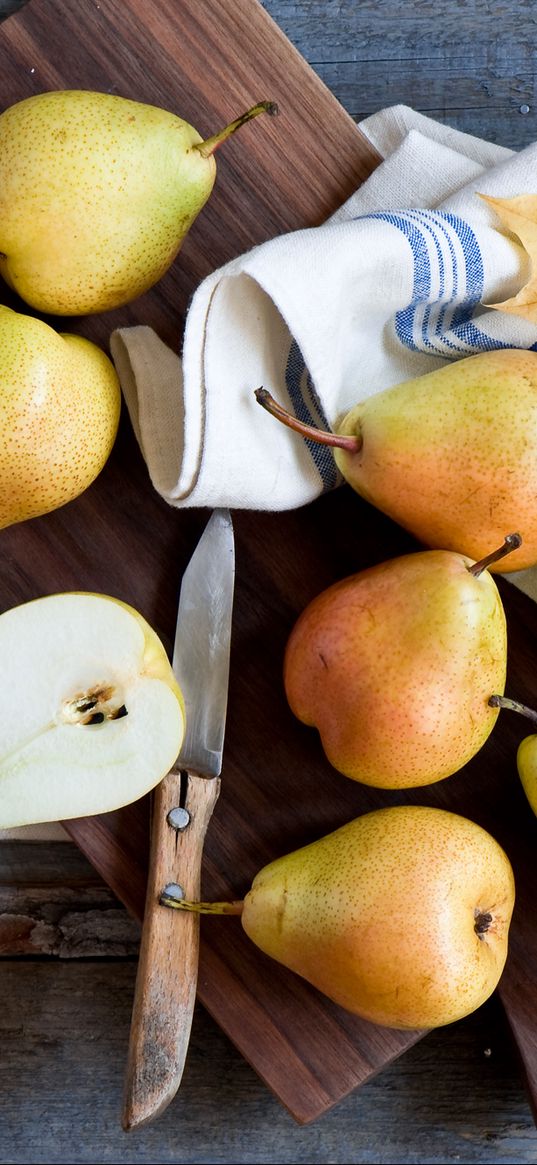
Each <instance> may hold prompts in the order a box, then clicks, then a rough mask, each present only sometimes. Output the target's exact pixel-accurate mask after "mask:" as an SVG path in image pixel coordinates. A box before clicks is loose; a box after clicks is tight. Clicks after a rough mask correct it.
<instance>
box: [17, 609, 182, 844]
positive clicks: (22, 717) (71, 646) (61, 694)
mask: <svg viewBox="0 0 537 1165" xmlns="http://www.w3.org/2000/svg"><path fill="white" fill-rule="evenodd" d="M0 693H1V697H0V699H1V703H0V828H8V827H11V826H19V825H29V824H32V823H37V822H43V821H57V820H67V819H69V818H72V817H85V816H89V815H93V814H96V813H105V812H108V811H110V810H112V809H117V808H119V806H121V805H126V804H128V803H130V802H131V801H136V800H137V799H138V798H139V797H141V796H143V794H144V793H147V792H148V791H149V790H150V789H152V788H153V787H154V786H155V785H156V784H158V782H159V781H160V780H161V779H162V778H163V777H164V776H165V775H166V773H167V772H168V771H169V769H170V768H171V767H172V765H173V764H174V762H175V761H176V760H177V757H178V754H179V751H180V748H181V744H182V741H183V735H184V724H185V720H184V702H183V697H182V693H181V690H180V688H179V686H178V684H177V681H176V679H175V676H174V673H173V670H172V667H171V665H170V662H169V660H168V657H167V654H166V651H165V649H164V646H163V644H162V643H161V641H160V639H159V638H158V636H157V634H156V633H155V631H154V630H153V629H152V627H151V626H150V625H149V624H148V623H147V621H146V620H145V619H144V618H143V616H142V615H140V614H139V613H138V612H137V611H135V610H134V609H133V608H132V607H130V606H128V605H127V604H126V603H123V602H121V601H120V600H118V599H115V598H112V597H110V596H108V595H99V594H91V593H84V592H67V593H65V594H56V595H50V596H46V597H44V598H39V599H35V600H33V601H32V602H29V603H23V604H22V605H20V606H18V607H14V608H12V609H11V610H8V611H6V612H4V614H2V615H0Z"/></svg>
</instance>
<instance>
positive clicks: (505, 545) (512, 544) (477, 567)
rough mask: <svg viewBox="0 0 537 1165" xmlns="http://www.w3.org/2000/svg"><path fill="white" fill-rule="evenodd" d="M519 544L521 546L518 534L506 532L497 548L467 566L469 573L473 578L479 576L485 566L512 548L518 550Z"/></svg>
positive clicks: (491, 563) (497, 560)
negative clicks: (503, 539)
mask: <svg viewBox="0 0 537 1165" xmlns="http://www.w3.org/2000/svg"><path fill="white" fill-rule="evenodd" d="M519 546H522V538H521V536H520V534H507V536H506V538H505V541H504V542H502V545H501V546H499V547H498V549H497V550H493V551H492V554H487V556H486V558H481V559H480V560H479V562H474V565H473V566H469V567H468V570H469V572H470V574H473V576H474V578H479V575H480V574H483V571H484V570H486V569H487V567H489V566H492V565H493V563H494V562H499V561H500V559H501V558H505V556H506V555H507V554H510V553H511V551H512V550H518V547H519Z"/></svg>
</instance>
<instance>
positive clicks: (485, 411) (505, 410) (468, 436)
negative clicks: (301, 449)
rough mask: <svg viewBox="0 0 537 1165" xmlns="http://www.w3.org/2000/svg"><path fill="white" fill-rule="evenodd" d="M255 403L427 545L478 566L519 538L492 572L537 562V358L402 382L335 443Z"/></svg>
mask: <svg viewBox="0 0 537 1165" xmlns="http://www.w3.org/2000/svg"><path fill="white" fill-rule="evenodd" d="M256 396H257V399H258V401H259V403H260V404H262V405H263V406H264V407H265V408H267V409H268V411H270V412H272V413H274V415H276V416H278V417H279V419H280V420H282V421H283V422H284V423H287V424H289V425H290V426H291V427H292V428H295V429H296V430H297V431H298V432H300V433H302V435H303V436H305V437H308V439H310V440H313V441H315V440H317V441H318V440H322V441H323V443H324V444H327V445H331V446H333V447H334V456H335V459H336V462H337V465H338V467H339V469H340V471H341V473H342V475H343V477H344V479H345V480H346V481H347V482H348V484H349V485H350V486H351V487H352V488H353V489H354V490H356V492H357V493H358V494H360V495H361V496H362V497H363V498H365V499H366V501H368V502H370V503H371V504H372V505H374V506H376V508H377V509H379V510H382V511H383V513H385V514H387V515H388V516H389V517H390V518H392V519H393V520H394V521H396V522H397V523H399V525H401V526H403V527H404V528H405V529H407V530H409V531H410V532H411V533H412V534H414V536H415V537H416V538H418V539H419V540H420V542H422V543H424V545H426V546H431V547H434V548H438V549H442V550H457V551H459V553H461V554H467V555H469V556H470V557H471V558H474V559H479V558H481V557H483V555H484V554H486V551H487V548H488V547H489V546H494V545H496V544H497V543H498V542H499V541H500V539H501V538H502V537H503V534H504V532H505V530H513V529H519V530H520V533H521V534H522V538H523V545H522V546H521V548H520V549H519V550H518V551H517V552H516V553H514V554H513V555H511V556H510V557H509V559H506V560H505V561H502V562H501V563H498V565H497V567H496V569H497V570H498V571H514V570H522V569H524V568H525V567H528V566H532V565H534V564H535V563H536V562H537V506H536V505H535V497H536V496H537V352H531V351H525V350H519V349H514V348H513V349H501V350H498V351H493V352H485V353H480V354H478V355H476V356H469V357H467V358H463V359H461V360H457V361H454V362H453V363H451V364H448V365H444V366H443V367H442V368H440V369H438V370H437V371H434V372H429V373H427V374H425V375H423V376H420V377H417V378H415V379H413V380H408V381H404V382H403V383H401V384H397V385H395V386H393V387H392V388H388V389H386V390H385V391H383V392H379V393H377V395H375V396H371V397H369V399H367V400H364V401H362V402H361V403H360V404H357V405H356V406H355V407H354V408H352V409H351V410H350V412H348V413H347V414H346V416H345V417H344V418H343V420H342V421H341V423H340V424H339V426H338V430H337V433H335V434H333V433H332V434H330V433H323V434H319V431H318V430H316V429H315V428H312V427H311V426H307V425H306V426H304V425H302V424H301V422H299V421H297V420H296V418H295V417H292V416H290V414H289V413H287V412H286V410H285V409H284V408H283V407H282V406H280V405H278V404H276V402H275V401H274V400H273V398H272V397H271V395H270V393H268V392H267V391H266V390H265V389H258V390H257V393H256Z"/></svg>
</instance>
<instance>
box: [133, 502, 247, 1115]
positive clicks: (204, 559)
mask: <svg viewBox="0 0 537 1165" xmlns="http://www.w3.org/2000/svg"><path fill="white" fill-rule="evenodd" d="M234 578H235V549H234V538H233V526H232V522H231V516H230V514H229V511H227V510H214V512H213V514H212V516H211V518H210V519H209V522H208V523H207V526H206V527H205V530H204V531H203V534H202V536H201V538H200V541H199V542H198V545H197V546H196V548H195V550H194V553H193V555H192V558H191V559H190V562H189V563H188V566H187V568H186V570H185V572H184V575H183V579H182V583H181V591H180V596H179V609H178V615H177V629H176V635H175V645H174V651H173V660H172V666H173V670H174V673H175V677H176V679H177V682H178V683H179V686H180V688H181V690H182V692H183V696H184V700H185V713H186V728H185V737H184V740H183V744H182V746H181V752H180V755H179V757H178V759H177V761H176V763H175V765H174V766H173V768H172V769H171V771H170V772H169V773H168V774H167V776H166V777H164V780H163V781H161V783H160V785H158V786H157V788H156V789H155V790H154V792H153V804H152V813H151V841H150V857H149V873H148V882H147V894H146V904H145V912H144V921H143V926H142V936H141V942H140V955H139V960H138V972H137V976H136V985H135V990H134V1002H133V1010H132V1020H131V1030H130V1038H129V1049H128V1056H127V1070H126V1081H125V1098H124V1108H123V1120H122V1123H123V1128H124V1129H125V1130H129V1129H134V1128H137V1127H139V1126H140V1125H144V1124H147V1123H148V1122H149V1121H151V1120H153V1119H154V1118H155V1117H157V1116H159V1114H160V1113H162V1112H163V1111H164V1109H165V1108H166V1107H167V1105H168V1104H169V1103H170V1101H171V1100H172V1099H173V1097H174V1096H175V1094H176V1092H177V1089H178V1087H179V1084H180V1082H181V1077H182V1074H183V1068H184V1064H185V1058H186V1053H187V1048H188V1042H189V1038H190V1029H191V1025H192V1016H193V1012H194V1003H195V1000H196V985H197V975H198V957H199V915H196V914H193V913H186V912H185V913H183V912H182V911H181V912H180V911H175V910H168V909H166V907H164V906H161V905H160V904H159V897H160V894H161V892H162V890H163V889H164V888H165V887H173V889H174V892H175V894H176V895H179V896H180V895H181V893H183V894H184V896H185V897H186V898H189V899H194V900H196V899H199V897H200V879H201V859H202V852H203V842H204V838H205V833H206V830H207V826H208V824H209V821H210V818H211V814H212V811H213V809H214V806H215V804H216V801H217V798H218V794H219V792H220V772H221V768H222V752H223V745H224V730H225V721H226V709H227V692H228V677H229V653H230V640H231V616H232V608H233V590H234Z"/></svg>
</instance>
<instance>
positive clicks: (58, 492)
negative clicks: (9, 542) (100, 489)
mask: <svg viewBox="0 0 537 1165" xmlns="http://www.w3.org/2000/svg"><path fill="white" fill-rule="evenodd" d="M0 352H1V353H2V360H1V366H0V528H1V527H4V526H10V525H12V524H13V523H15V522H22V521H24V520H25V519H26V518H32V517H35V516H37V515H39V514H46V513H48V512H49V511H50V510H55V509H57V508H58V507H59V506H63V505H64V504H65V503H66V502H69V501H71V500H72V499H73V498H76V497H78V495H79V494H81V493H82V492H83V490H85V489H87V487H88V486H89V485H90V484H91V482H92V481H93V480H94V478H95V477H96V476H97V474H98V473H99V472H100V471H101V469H102V468H103V466H104V464H105V462H106V461H107V459H108V457H109V455H110V452H111V450H112V446H113V444H114V441H115V437H116V433H117V427H118V423H119V413H120V406H121V393H120V388H119V381H118V378H117V375H116V371H115V369H114V366H113V364H112V361H111V360H110V359H109V358H108V356H106V355H105V353H104V352H103V351H101V349H100V348H99V347H97V345H96V344H93V343H92V342H91V341H90V340H86V339H83V338H82V337H81V336H71V335H60V334H59V333H58V332H56V331H55V330H54V328H52V327H49V325H48V324H45V323H44V322H42V321H41V320H37V319H33V318H32V317H31V316H26V315H22V314H21V313H19V312H15V311H11V309H10V308H7V307H0Z"/></svg>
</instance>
